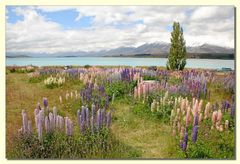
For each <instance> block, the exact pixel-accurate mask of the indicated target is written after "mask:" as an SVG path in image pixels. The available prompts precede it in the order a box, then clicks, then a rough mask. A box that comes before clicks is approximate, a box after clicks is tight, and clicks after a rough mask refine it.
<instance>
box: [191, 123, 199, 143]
mask: <svg viewBox="0 0 240 164" xmlns="http://www.w3.org/2000/svg"><path fill="white" fill-rule="evenodd" d="M197 134H198V126H197V125H195V126H194V127H193V135H192V142H193V143H195V142H196V141H197Z"/></svg>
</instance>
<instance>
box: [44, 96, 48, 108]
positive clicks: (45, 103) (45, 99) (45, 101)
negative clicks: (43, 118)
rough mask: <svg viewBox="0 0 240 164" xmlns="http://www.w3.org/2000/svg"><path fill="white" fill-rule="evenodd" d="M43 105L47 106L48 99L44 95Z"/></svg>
mask: <svg viewBox="0 0 240 164" xmlns="http://www.w3.org/2000/svg"><path fill="white" fill-rule="evenodd" d="M43 105H44V107H45V108H47V106H48V100H47V98H46V97H44V98H43Z"/></svg>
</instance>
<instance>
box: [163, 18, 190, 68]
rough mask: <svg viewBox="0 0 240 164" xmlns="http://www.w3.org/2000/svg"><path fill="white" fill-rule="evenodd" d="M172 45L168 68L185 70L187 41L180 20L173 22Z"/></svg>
mask: <svg viewBox="0 0 240 164" xmlns="http://www.w3.org/2000/svg"><path fill="white" fill-rule="evenodd" d="M171 36H172V37H171V47H170V52H169V55H168V61H167V69H170V70H183V69H184V67H185V65H186V54H187V51H186V45H185V44H186V42H185V40H184V37H183V29H182V27H181V26H180V24H179V22H174V23H173V31H172V33H171Z"/></svg>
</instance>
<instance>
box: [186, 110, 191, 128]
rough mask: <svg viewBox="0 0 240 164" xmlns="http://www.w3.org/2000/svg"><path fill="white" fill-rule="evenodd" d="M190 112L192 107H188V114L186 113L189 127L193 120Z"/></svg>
mask: <svg viewBox="0 0 240 164" xmlns="http://www.w3.org/2000/svg"><path fill="white" fill-rule="evenodd" d="M190 112H191V108H190V107H188V109H187V115H186V126H187V127H188V126H189V124H190V122H191V115H190Z"/></svg>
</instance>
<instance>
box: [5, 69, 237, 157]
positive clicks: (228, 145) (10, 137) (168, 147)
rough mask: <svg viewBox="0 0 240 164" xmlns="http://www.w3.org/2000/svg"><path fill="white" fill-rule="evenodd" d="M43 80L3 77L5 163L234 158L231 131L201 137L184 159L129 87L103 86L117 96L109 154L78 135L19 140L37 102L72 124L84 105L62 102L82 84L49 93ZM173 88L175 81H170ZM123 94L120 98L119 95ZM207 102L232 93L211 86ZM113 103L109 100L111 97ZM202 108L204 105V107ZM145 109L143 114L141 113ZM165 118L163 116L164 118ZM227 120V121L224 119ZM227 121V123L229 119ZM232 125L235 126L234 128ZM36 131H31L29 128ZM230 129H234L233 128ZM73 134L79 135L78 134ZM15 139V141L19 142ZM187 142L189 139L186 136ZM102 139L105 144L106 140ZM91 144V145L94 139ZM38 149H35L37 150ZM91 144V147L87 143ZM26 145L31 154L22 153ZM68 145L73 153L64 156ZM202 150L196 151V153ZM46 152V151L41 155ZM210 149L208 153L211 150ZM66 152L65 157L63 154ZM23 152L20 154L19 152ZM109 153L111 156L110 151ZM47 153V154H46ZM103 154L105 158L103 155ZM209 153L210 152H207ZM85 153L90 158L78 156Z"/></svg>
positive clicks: (162, 124) (163, 126)
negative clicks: (19, 160)
mask: <svg viewBox="0 0 240 164" xmlns="http://www.w3.org/2000/svg"><path fill="white" fill-rule="evenodd" d="M43 79H44V78H42V79H41V78H39V79H37V80H36V81H29V77H28V76H27V74H26V73H7V74H6V152H7V153H6V157H7V158H8V159H16V158H59V159H79V158H114V159H116V158H141V159H142V158H165V159H179V158H186V157H189V158H197V157H200V156H203V158H204V157H208V158H230V159H232V158H234V156H235V155H234V153H233V151H234V146H235V145H234V129H231V131H230V132H228V133H225V132H224V133H222V134H221V135H220V136H219V132H215V131H213V132H210V133H208V134H209V136H210V137H204V136H205V135H204V134H205V133H206V132H207V131H209V129H207V128H205V129H204V128H203V129H204V130H205V131H200V133H201V134H202V135H200V139H199V142H197V143H196V144H195V145H191V146H190V147H189V152H187V154H184V153H183V152H181V151H180V149H179V143H178V140H177V139H175V138H174V137H172V131H171V126H170V124H169V123H166V122H164V121H163V120H162V119H161V117H158V116H157V115H154V114H152V113H151V111H149V110H150V106H149V105H148V106H145V105H143V104H141V103H139V102H137V103H136V101H134V100H133V96H129V95H128V93H129V91H130V90H132V88H133V86H135V85H136V84H135V83H133V84H132V85H133V86H132V87H131V86H129V87H126V86H125V85H123V84H118V83H115V84H114V85H112V86H107V93H108V94H109V96H112V94H113V93H118V94H116V95H115V96H116V97H115V101H114V104H111V101H110V109H113V122H112V126H111V129H110V135H109V137H108V138H107V141H108V142H107V144H108V146H109V147H108V148H107V149H106V151H103V150H105V149H103V148H102V147H101V146H99V147H97V148H96V149H95V148H92V149H88V148H84V144H79V145H78V144H76V143H81V142H80V141H81V139H83V138H82V136H80V135H76V136H74V137H72V138H71V139H68V138H66V137H65V136H64V135H62V134H53V135H52V136H45V137H47V143H44V144H43V145H41V144H37V143H38V141H37V138H36V136H35V137H32V138H25V139H23V138H21V136H18V135H17V130H18V129H19V128H20V127H21V123H22V122H21V111H22V109H25V110H26V112H27V113H28V116H29V117H30V119H31V120H32V121H33V122H34V118H33V112H34V109H35V108H36V106H37V102H40V103H41V104H42V99H43V97H47V98H48V100H49V106H50V107H51V108H52V107H53V106H56V107H57V109H58V113H60V114H61V115H62V116H68V117H70V118H71V119H72V120H73V121H74V122H76V121H77V120H76V119H77V118H76V113H77V109H78V108H79V107H80V106H81V105H82V104H81V102H80V100H79V99H78V100H75V99H74V98H73V99H71V100H69V101H68V102H66V101H65V93H66V92H67V91H68V92H71V91H73V92H74V91H75V90H78V91H79V90H80V89H81V88H82V87H83V83H82V82H80V81H78V80H68V81H67V82H66V83H64V84H63V85H62V86H61V87H58V88H53V89H48V88H47V87H46V86H45V85H44V83H43ZM170 81H171V83H174V84H177V83H178V82H179V81H176V79H170ZM124 90H125V91H126V90H127V92H123V91H124ZM210 90H211V99H210V101H211V102H212V103H213V102H216V101H217V100H222V99H226V100H229V101H230V100H231V93H229V92H227V91H223V90H222V89H221V88H219V87H216V86H210ZM59 95H61V96H62V98H63V104H60V103H59ZM110 98H111V97H110ZM204 105H205V104H204ZM142 109H143V110H142ZM164 117H165V116H164ZM224 117H226V116H224ZM228 119H229V118H228ZM233 123H234V122H233ZM33 126H34V125H33ZM233 128H234V127H233ZM75 131H76V129H75ZM76 134H77V133H76ZM17 136H18V137H17ZM189 137H191V136H189ZM105 139H106V138H105ZM93 141H94V139H93ZM36 144H37V145H36ZM91 144H92V143H91ZM24 145H25V146H26V145H28V146H29V147H30V148H26V147H25V148H23V147H22V146H24ZM69 145H71V146H72V149H70V150H68V149H67V148H68V147H69ZM199 146H200V147H201V149H198V147H199ZM43 148H44V151H43V150H42V149H43ZM209 148H212V149H211V150H209ZM62 149H64V150H63V151H61V150H62ZM21 150H22V151H21ZM110 150H111V151H110ZM49 151H50V152H49ZM102 151H103V152H102ZM208 151H209V152H208ZM82 152H89V153H86V154H84V153H82Z"/></svg>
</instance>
